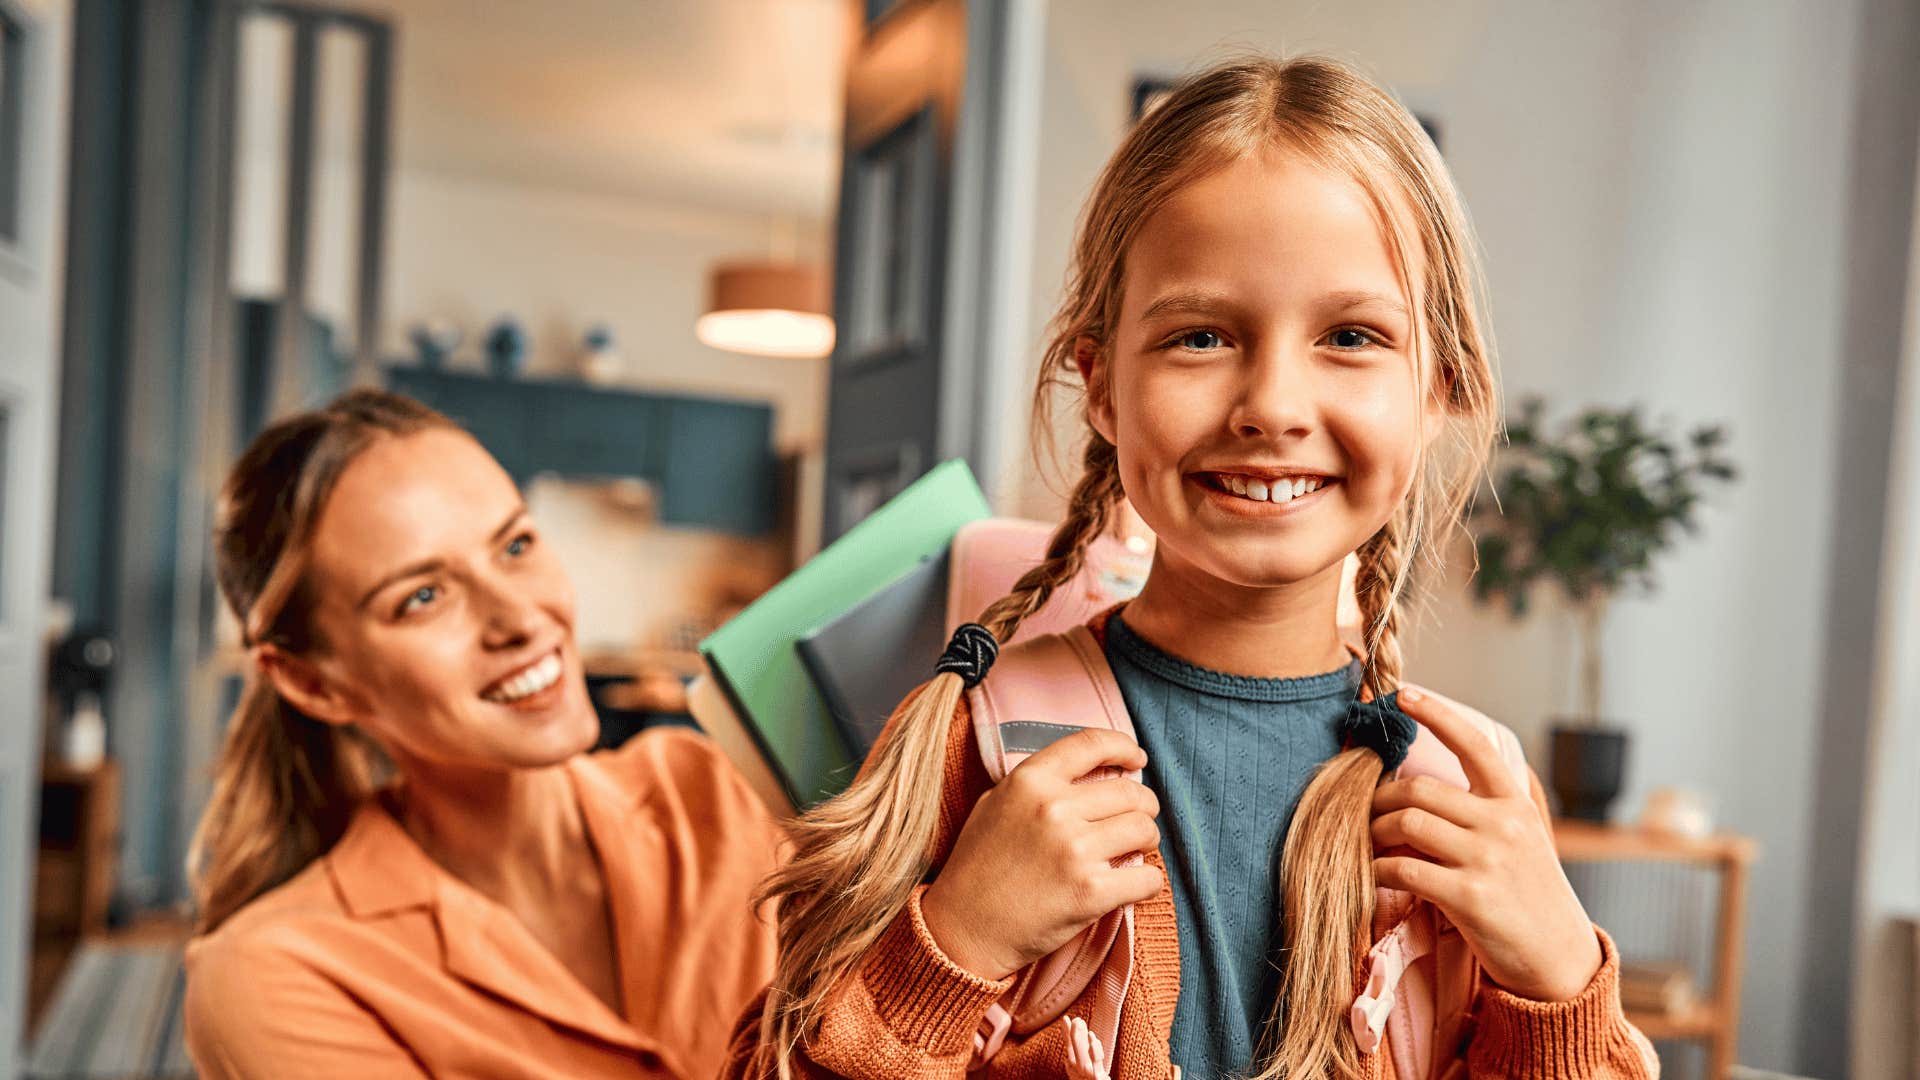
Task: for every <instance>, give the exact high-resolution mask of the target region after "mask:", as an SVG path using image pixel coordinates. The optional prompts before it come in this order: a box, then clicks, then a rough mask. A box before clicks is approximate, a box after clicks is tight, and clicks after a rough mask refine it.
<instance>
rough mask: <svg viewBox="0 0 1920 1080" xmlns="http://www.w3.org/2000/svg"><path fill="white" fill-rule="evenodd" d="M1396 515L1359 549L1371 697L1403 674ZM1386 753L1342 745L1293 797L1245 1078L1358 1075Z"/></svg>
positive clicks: (1399, 520) (1402, 544)
mask: <svg viewBox="0 0 1920 1080" xmlns="http://www.w3.org/2000/svg"><path fill="white" fill-rule="evenodd" d="M1405 528H1406V525H1405V524H1404V521H1403V516H1402V515H1399V514H1396V515H1395V517H1394V520H1393V521H1391V522H1389V523H1388V524H1387V526H1386V527H1385V528H1383V529H1381V530H1380V532H1379V533H1377V534H1375V535H1374V537H1373V539H1371V540H1369V541H1367V543H1366V544H1364V545H1362V546H1361V548H1360V552H1359V555H1360V573H1359V577H1358V578H1357V580H1356V581H1355V591H1356V595H1357V599H1358V600H1359V602H1360V611H1361V614H1362V615H1363V616H1364V619H1365V622H1364V629H1365V633H1366V642H1367V657H1366V661H1365V663H1366V673H1365V676H1364V678H1365V686H1366V688H1367V689H1368V690H1369V691H1371V693H1372V694H1373V695H1375V696H1379V695H1383V694H1386V693H1389V692H1391V691H1392V690H1393V689H1394V688H1395V687H1397V686H1398V684H1399V680H1400V641H1399V626H1400V619H1399V614H1398V604H1397V603H1396V600H1397V599H1398V597H1399V594H1400V590H1401V589H1402V587H1403V586H1404V584H1405V581H1406V577H1407V564H1408V560H1407V558H1406V555H1407V549H1408V548H1409V547H1411V544H1410V542H1409V541H1408V540H1407V539H1406V538H1404V537H1403V529H1405ZM1384 771H1385V762H1384V761H1383V760H1382V759H1381V757H1380V754H1379V753H1378V752H1377V751H1375V750H1372V749H1369V748H1366V747H1354V748H1352V749H1348V750H1342V751H1341V752H1340V753H1339V754H1337V755H1335V756H1334V758H1333V759H1332V760H1331V761H1328V762H1327V763H1326V764H1324V765H1322V766H1321V767H1320V770H1319V772H1317V773H1316V774H1315V775H1314V778H1313V781H1312V782H1311V783H1309V784H1308V785H1307V789H1306V791H1305V792H1304V793H1303V794H1302V795H1301V796H1300V805H1299V807H1298V808H1297V809H1296V810H1295V811H1294V815H1293V824H1292V825H1291V826H1290V827H1289V828H1288V830H1287V840H1286V845H1285V849H1284V851H1283V852H1282V855H1281V879H1280V888H1281V905H1280V906H1281V943H1282V948H1283V949H1284V952H1283V954H1282V955H1283V956H1284V957H1285V959H1284V962H1283V963H1282V965H1281V979H1280V993H1279V996H1278V997H1277V998H1275V1000H1274V1011H1273V1015H1272V1016H1270V1017H1269V1018H1268V1021H1267V1026H1266V1031H1265V1038H1264V1040H1263V1042H1264V1044H1265V1045H1264V1048H1263V1049H1264V1052H1263V1054H1262V1055H1261V1057H1262V1064H1261V1068H1260V1071H1259V1072H1257V1073H1255V1074H1254V1076H1253V1077H1252V1080H1307V1078H1309V1077H1311V1078H1314V1080H1320V1078H1332V1077H1337V1078H1339V1080H1354V1078H1357V1077H1358V1076H1359V1075H1360V1050H1359V1047H1358V1046H1357V1045H1356V1044H1355V1042H1354V1038H1353V1029H1352V1028H1351V1027H1350V1026H1349V1024H1348V1020H1347V1006H1348V1004H1349V1003H1350V1002H1351V1001H1352V1000H1353V993H1354V979H1355V973H1356V972H1357V971H1358V969H1359V965H1360V961H1361V959H1362V957H1364V956H1365V955H1366V951H1367V948H1368V944H1369V940H1370V935H1371V930H1372V927H1373V900H1374V882H1373V838H1372V835H1371V833H1370V823H1371V821H1372V817H1373V813H1372V804H1373V789H1374V788H1375V787H1378V786H1379V784H1380V778H1381V776H1382V774H1383V773H1384Z"/></svg>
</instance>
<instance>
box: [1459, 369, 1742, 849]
mask: <svg viewBox="0 0 1920 1080" xmlns="http://www.w3.org/2000/svg"><path fill="white" fill-rule="evenodd" d="M1543 412H1544V405H1543V404H1542V402H1541V401H1540V399H1538V398H1530V399H1527V400H1526V401H1524V402H1523V403H1522V405H1521V409H1520V414H1519V416H1518V417H1517V418H1514V419H1512V420H1510V421H1509V422H1508V424H1507V445H1506V446H1505V447H1504V448H1502V449H1501V450H1500V451H1499V453H1498V454H1497V455H1496V458H1495V462H1494V469H1493V471H1492V492H1491V493H1492V495H1493V498H1492V499H1490V500H1489V499H1484V498H1483V499H1480V500H1477V501H1476V503H1475V505H1474V510H1473V513H1472V516H1471V518H1470V522H1471V529H1472V532H1473V539H1474V548H1475V551H1476V553H1477V554H1478V556H1479V563H1480V569H1479V574H1478V576H1477V577H1476V578H1475V581H1474V595H1475V598H1476V599H1478V600H1479V601H1481V602H1482V603H1487V602H1492V601H1494V600H1496V599H1497V600H1502V601H1504V602H1505V603H1506V606H1507V609H1508V611H1509V612H1510V613H1511V614H1512V616H1513V617H1514V618H1519V617H1521V616H1523V615H1525V614H1526V612H1527V606H1528V597H1529V594H1530V593H1531V592H1532V591H1533V586H1534V585H1535V584H1537V583H1540V582H1542V581H1546V582H1551V583H1552V584H1554V585H1556V586H1558V588H1559V591H1560V592H1561V594H1562V595H1563V596H1565V598H1566V599H1567V601H1568V602H1569V603H1570V604H1571V605H1572V608H1573V610H1574V612H1575V614H1576V616H1577V617H1578V620H1579V637H1580V644H1581V649H1580V657H1581V660H1580V676H1579V682H1580V713H1579V714H1578V715H1576V716H1574V717H1571V718H1565V719H1561V720H1559V721H1557V722H1556V723H1555V725H1554V727H1553V747H1552V757H1551V765H1550V777H1551V783H1552V786H1553V789H1554V792H1555V794H1557V795H1558V796H1559V797H1560V805H1561V811H1562V813H1564V814H1566V815H1567V816H1569V817H1576V818H1583V819H1586V820H1590V821H1603V820H1605V819H1606V812H1607V805H1608V804H1609V803H1610V802H1612V801H1613V799H1614V797H1615V796H1616V795H1618V794H1619V793H1620V787H1621V782H1622V778H1623V775H1624V772H1625V765H1626V755H1627V734H1626V732H1625V731H1623V730H1621V729H1620V728H1618V727H1617V726H1611V725H1608V724H1607V723H1605V720H1604V718H1605V715H1606V714H1605V712H1604V711H1603V709H1602V707H1601V700H1600V695H1601V678H1600V675H1601V655H1600V643H1601V631H1602V629H1603V628H1604V626H1605V624H1606V618H1607V609H1608V606H1609V605H1610V604H1611V603H1612V601H1613V599H1614V597H1615V596H1617V595H1620V594H1621V593H1622V592H1623V591H1625V590H1628V589H1640V590H1643V591H1649V592H1650V591H1651V590H1652V589H1653V588H1654V578H1653V570H1652V564H1653V560H1654V557H1655V556H1657V555H1659V554H1660V553H1661V552H1663V551H1666V550H1667V549H1668V548H1670V547H1672V546H1673V545H1674V543H1675V542H1676V541H1677V540H1678V539H1679V535H1678V534H1679V533H1680V531H1682V530H1684V531H1685V532H1687V533H1692V532H1694V531H1695V530H1696V524H1695V521H1694V512H1695V510H1696V509H1697V508H1698V506H1699V504H1700V501H1701V498H1702V496H1703V493H1704V492H1705V490H1706V488H1708V487H1709V486H1711V485H1713V484H1720V483H1726V482H1729V481H1731V480H1733V479H1734V477H1735V475H1736V473H1735V470H1734V467H1733V465H1732V463H1731V462H1729V461H1728V460H1727V459H1726V458H1724V457H1723V456H1721V451H1722V448H1723V446H1724V444H1725V442H1726V432H1725V430H1724V429H1722V428H1721V427H1719V426H1717V425H1708V426H1701V427H1697V428H1694V429H1693V430H1692V431H1690V432H1688V433H1687V434H1686V435H1685V437H1684V438H1682V437H1681V436H1679V435H1677V434H1675V433H1673V432H1671V430H1670V429H1669V428H1668V427H1667V426H1665V425H1661V426H1659V427H1649V426H1648V425H1647V424H1646V423H1645V422H1644V421H1643V420H1642V418H1641V415H1640V411H1639V409H1638V408H1626V409H1609V408H1599V407H1596V408H1589V409H1587V410H1585V411H1584V412H1582V413H1580V414H1579V415H1577V416H1574V417H1572V418H1571V419H1569V420H1567V421H1566V422H1565V423H1564V424H1562V425H1561V426H1560V427H1559V428H1558V429H1557V430H1556V431H1554V432H1552V433H1548V432H1547V431H1545V430H1544V429H1543V427H1542V424H1541V419H1542V413H1543Z"/></svg>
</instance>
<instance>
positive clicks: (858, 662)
mask: <svg viewBox="0 0 1920 1080" xmlns="http://www.w3.org/2000/svg"><path fill="white" fill-rule="evenodd" d="M946 646H947V553H946V552H944V551H942V552H940V553H939V554H937V555H933V556H930V557H928V558H926V559H923V560H921V562H920V565H918V566H916V567H914V568H913V569H912V570H909V571H907V573H906V574H905V575H903V576H902V577H900V578H898V579H896V580H894V581H893V582H892V583H891V584H889V585H885V586H883V587H882V588H881V589H880V591H879V592H876V593H874V594H873V595H872V596H869V597H868V598H867V599H865V600H863V601H861V602H860V603H858V604H856V605H854V606H853V607H851V608H848V609H847V610H846V611H845V612H843V613H842V614H841V615H840V616H839V617H838V618H836V619H834V620H833V621H832V622H830V623H828V624H826V625H825V626H822V627H820V628H819V629H818V630H815V631H814V632H813V633H811V634H808V635H806V636H805V637H802V638H800V639H798V640H797V641H795V642H794V648H795V649H796V650H797V651H798V652H799V653H800V661H801V663H803V664H805V665H806V668H807V674H808V676H809V677H811V678H812V680H813V685H814V687H815V689H817V690H819V691H820V697H821V698H822V699H823V700H824V701H825V702H826V705H827V712H828V714H829V715H831V716H832V717H833V722H834V725H835V726H836V727H837V728H839V730H840V734H841V737H843V738H844V739H846V741H847V749H848V750H849V751H851V752H852V753H853V755H854V757H855V759H856V760H858V759H864V758H865V757H866V755H867V751H868V750H870V749H872V747H873V743H874V740H875V739H878V738H879V737H880V729H881V728H883V727H885V726H886V723H887V717H889V716H891V715H892V714H893V709H894V706H896V705H898V704H900V701H901V699H902V698H904V697H906V696H907V694H908V692H909V691H911V690H912V689H913V688H914V687H916V686H919V685H920V684H921V683H923V682H925V681H927V680H928V679H930V678H932V677H933V665H934V663H935V662H936V661H938V660H939V659H940V653H941V651H942V650H944V649H945V648H946Z"/></svg>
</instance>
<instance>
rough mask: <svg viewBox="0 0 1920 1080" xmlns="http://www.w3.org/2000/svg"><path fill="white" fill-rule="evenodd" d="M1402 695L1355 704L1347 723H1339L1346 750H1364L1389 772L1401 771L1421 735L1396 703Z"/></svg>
mask: <svg viewBox="0 0 1920 1080" xmlns="http://www.w3.org/2000/svg"><path fill="white" fill-rule="evenodd" d="M1399 696H1400V691H1398V690H1395V691H1394V692H1393V693H1391V694H1386V695H1384V696H1382V697H1377V698H1374V699H1373V700H1372V701H1355V702H1354V703H1353V705H1352V706H1351V707H1350V708H1348V709H1347V715H1346V719H1344V720H1342V721H1341V722H1340V738H1341V740H1342V742H1344V744H1345V745H1347V746H1364V747H1366V748H1367V749H1369V750H1371V751H1373V752H1374V753H1376V754H1379V755H1380V761H1381V762H1382V763H1383V764H1384V765H1385V767H1386V770H1387V771H1388V772H1392V771H1393V770H1395V769H1397V768H1399V767H1400V763H1401V762H1403V761H1405V760H1407V750H1408V748H1410V747H1411V746H1413V738H1414V736H1415V735H1418V734H1419V733H1420V725H1419V724H1417V723H1415V722H1414V719H1413V717H1411V716H1408V715H1407V714H1406V713H1403V712H1401V711H1400V703H1399V702H1398V701H1395V700H1394V699H1395V698H1397V697H1399Z"/></svg>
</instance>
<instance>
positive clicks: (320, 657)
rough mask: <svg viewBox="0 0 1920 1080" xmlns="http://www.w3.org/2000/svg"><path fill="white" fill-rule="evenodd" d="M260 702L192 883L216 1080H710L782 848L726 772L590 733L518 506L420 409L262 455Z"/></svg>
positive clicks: (243, 492) (690, 738)
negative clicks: (596, 1079) (604, 744)
mask: <svg viewBox="0 0 1920 1080" xmlns="http://www.w3.org/2000/svg"><path fill="white" fill-rule="evenodd" d="M215 546H216V549H217V557H218V562H219V577H220V587H221V591H222V592H223V593H224V594H225V597H226V600H227V602H228V604H229V606H230V607H231V608H232V610H233V613H234V615H235V616H236V617H237V618H238V620H239V622H240V625H241V627H242V633H243V637H244V642H245V644H246V646H247V648H248V650H249V652H250V654H251V656H252V658H253V661H254V671H253V674H252V678H251V679H250V681H249V684H248V687H247V691H246V695H245V697H244V698H243V700H242V702H241V705H240V707H239V708H238V709H237V710H236V712H235V714H234V717H233V719H232V721H231V723H230V725H229V728H228V735H227V741H226V745H225V747H224V748H223V750H222V754H221V758H220V762H219V766H218V776H217V779H216V783H215V790H214V795H213V799H212V801H211V803H210V804H209V806H208V808H207V812H206V815H205V816H204V817H203V818H202V820H201V823H200V831H199V834H198V836H197V837H196V839H195V845H194V853H193V856H192V863H193V867H192V868H193V873H194V879H195V886H196V893H197V897H198V900H199V902H200V908H201V927H200V931H201V933H200V936H199V937H198V938H196V939H195V941H194V943H193V944H192V945H191V946H190V947H189V950H188V958H187V962H188V983H187V1005H186V1017H187V1041H188V1046H189V1049H190V1050H191V1052H192V1055H193V1057H194V1060H195V1063H196V1064H197V1065H198V1067H199V1069H200V1072H201V1075H203V1076H208V1077H259V1076H269V1075H271V1076H274V1077H299V1076H315V1077H319V1076H329V1077H331V1076H337V1075H340V1074H342V1073H344V1072H348V1071H350V1070H353V1069H356V1068H357V1069H358V1070H359V1071H362V1072H367V1071H371V1072H374V1073H377V1074H378V1075H381V1076H395V1075H409V1076H411V1075H454V1074H457V1075H478V1076H526V1077H538V1076H554V1077H559V1076H570V1077H579V1076H603V1075H615V1074H618V1075H621V1076H633V1075H636V1074H637V1075H642V1076H656V1075H657V1076H686V1075H710V1074H711V1073H713V1072H714V1070H715V1069H716V1068H717V1066H718V1063H719V1060H720V1058H721V1055H722V1054H723V1052H724V1043H725V1040H726V1037H727V1034H728V1027H729V1025H730V1023H731V1021H732V1019H733V1018H734V1016H735V1015H736V1013H737V1012H738V1011H739V1009H740V1007H741V1006H742V1005H743V1004H744V1003H745V1002H746V1000H747V999H748V998H749V997H751V996H752V995H753V994H754V993H755V992H756V991H757V990H758V989H759V988H760V987H762V986H763V985H764V984H765V982H766V979H767V976H768V973H769V970H770V967H771V959H772V942H771V937H770V934H769V932H768V930H767V928H766V927H765V925H764V924H762V923H761V922H760V921H759V920H758V919H757V918H756V917H755V915H754V912H753V909H752V904H751V900H750V893H751V891H752V888H753V886H754V884H755V883H756V882H757V881H758V879H759V878H760V877H761V876H762V875H763V874H765V873H766V872H767V871H768V870H769V869H770V868H771V867H772V866H773V864H774V859H775V850H776V845H777V842H778V829H777V827H776V825H775V824H774V822H773V821H772V820H771V819H770V818H769V817H768V816H767V814H766V812H765V811H764V809H763V808H762V804H761V803H760V802H759V801H758V799H756V798H755V796H754V795H753V794H752V793H751V792H750V791H749V789H748V788H747V786H746V785H745V783H744V782H743V781H742V780H741V779H740V778H739V777H738V776H737V775H736V774H735V773H734V772H733V771H732V768H731V766H730V765H729V764H728V763H727V761H726V759H725V758H724V757H722V756H721V755H720V754H719V753H718V752H717V751H716V750H714V749H713V748H712V747H711V746H709V745H708V744H707V743H706V741H705V740H704V739H703V738H701V737H699V736H697V735H694V734H691V733H688V732H686V731H684V730H661V731H656V732H651V733H647V734H643V735H641V736H640V737H638V738H636V739H634V740H632V741H630V742H629V743H628V744H627V745H626V746H625V747H623V748H622V749H621V750H618V751H615V752H610V753H606V754H592V755H589V754H587V753H586V750H587V748H588V747H590V746H591V745H592V744H593V742H594V739H595V736H596V734H597V731H598V725H597V719H596V717H595V714H594V711H593V708H592V705H591V703H590V702H589V700H588V698H587V692H586V683H585V680H584V677H583V675H582V672H581V664H580V658H579V655H578V651H577V649H576V647H575V643H574V637H573V624H574V593H573V587H572V585H571V584H570V583H569V581H568V580H567V576H566V574H565V572H564V571H563V569H562V568H561V566H560V565H559V563H558V561H557V559H556V558H555V557H554V556H553V554H552V552H551V550H550V548H549V547H548V546H547V545H546V544H545V543H544V542H543V540H542V537H541V535H540V532H539V529H538V528H537V527H536V526H535V524H534V523H533V521H532V519H531V518H530V516H529V515H528V512H527V509H526V507H525V505H523V504H522V502H521V500H520V495H519V492H518V491H517V490H516V489H515V487H514V485H513V482H512V480H511V479H510V478H509V477H508V476H507V474H506V473H505V472H504V471H503V470H502V469H501V468H500V466H499V465H498V464H497V463H496V462H495V461H494V460H493V459H492V458H491V457H490V456H489V455H488V454H487V452H486V451H485V450H483V449H482V448H481V447H480V445H479V443H477V442H475V441H474V440H473V439H472V438H471V437H470V436H468V435H467V434H466V433H465V432H464V431H462V430H461V429H460V428H459V427H458V426H456V425H454V424H453V423H452V422H451V421H449V420H447V419H446V418H445V417H442V416H440V415H439V414H438V413H435V412H433V411H432V410H430V409H428V408H426V407H425V406H423V405H420V404H419V403H417V402H414V401H412V400H409V399H407V398H404V397H399V396H396V395H392V394H387V393H382V392H378V391H355V392H353V393H350V394H348V395H346V396H344V397H342V398H341V399H339V400H338V401H336V402H334V403H333V404H331V405H329V406H327V407H326V408H324V409H320V410H317V411H314V412H309V413H303V414H300V415H297V416H293V417H290V418H288V419H286V420H282V421H280V422H279V423H277V424H275V425H274V426H272V427H270V428H268V429H267V430H266V431H265V432H263V433H262V434H261V435H260V436H259V437H258V438H257V439H256V440H255V441H254V443H253V445H252V446H250V447H249V448H248V450H247V452H246V453H245V454H244V455H243V456H242V457H241V459H240V461H239V462H238V463H237V464H236V465H235V466H234V469H233V472H232V474H231V475H230V476H229V478H228V481H227V485H226V488H225V490H224V491H223V493H222V498H221V503H220V511H219V518H218V521H217V523H216V528H215Z"/></svg>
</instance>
